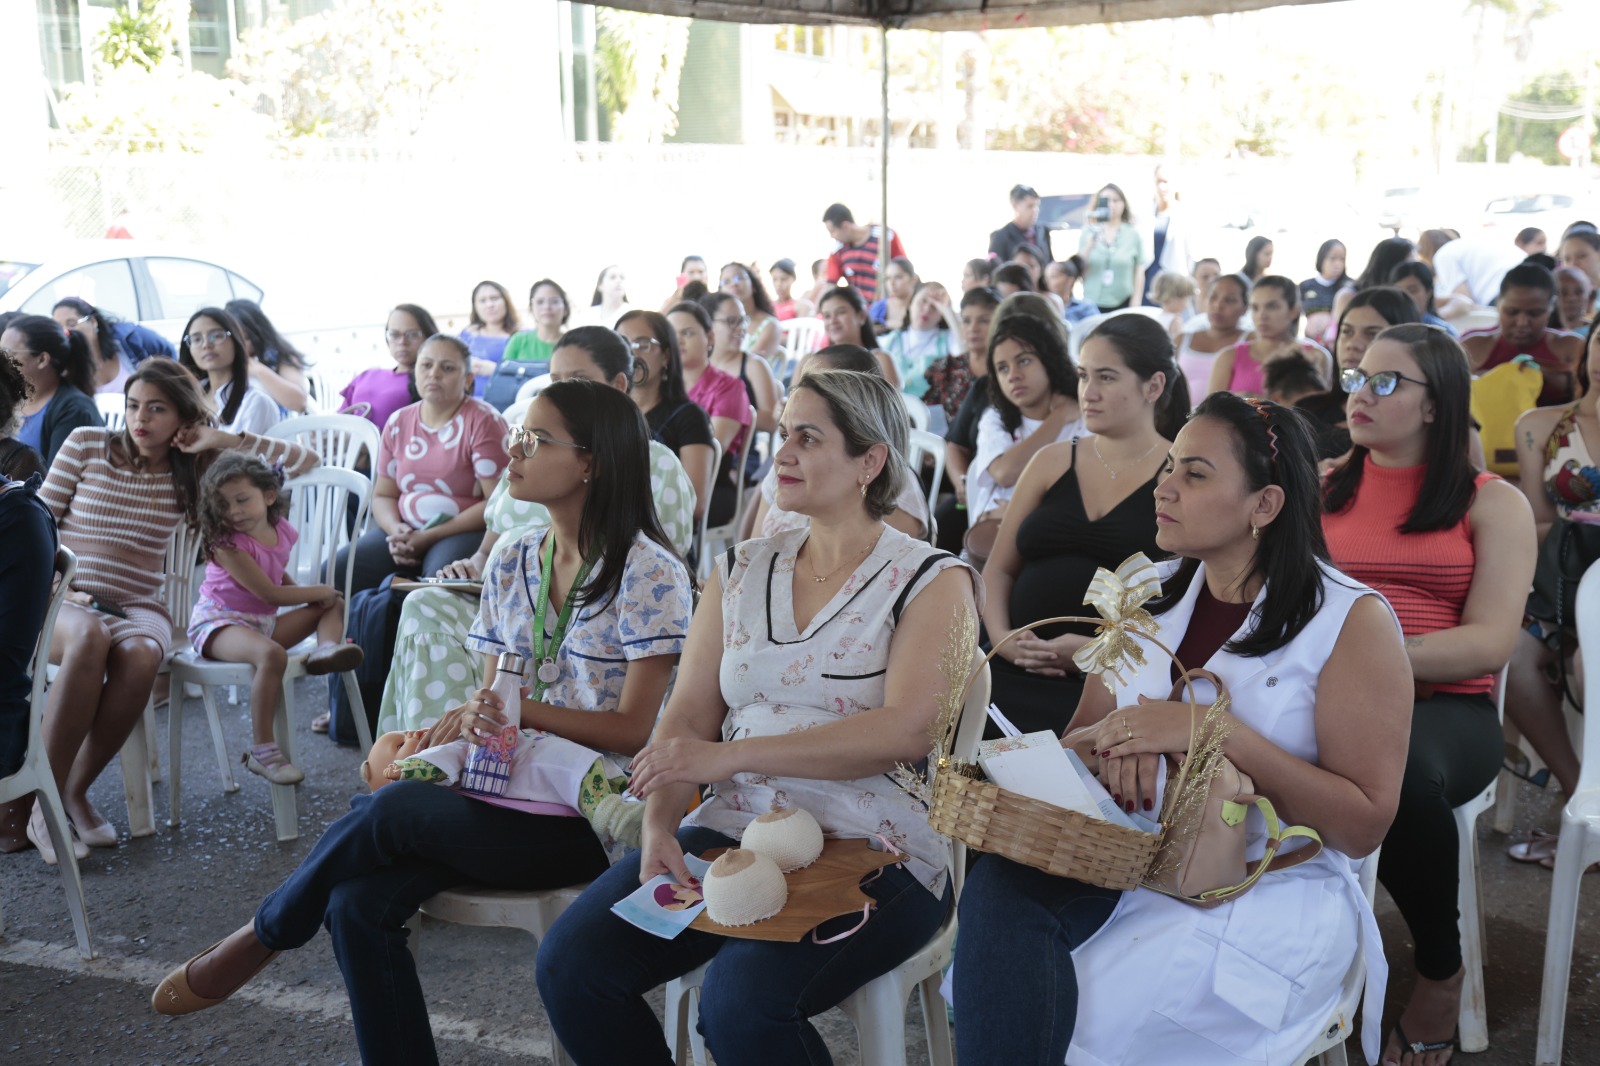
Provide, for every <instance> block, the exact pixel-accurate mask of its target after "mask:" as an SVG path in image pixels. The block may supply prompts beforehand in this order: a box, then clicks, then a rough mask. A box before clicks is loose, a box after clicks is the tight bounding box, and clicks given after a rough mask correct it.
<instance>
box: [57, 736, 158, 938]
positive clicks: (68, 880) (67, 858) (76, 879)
mask: <svg viewBox="0 0 1600 1066" xmlns="http://www.w3.org/2000/svg"><path fill="white" fill-rule="evenodd" d="M127 754H128V753H127V751H126V749H124V751H123V755H124V756H126V755H127ZM143 769H144V768H143V766H142V765H141V766H140V772H141V774H142V773H143ZM36 795H37V796H38V798H39V805H40V806H41V807H42V808H43V809H44V824H45V826H46V828H47V829H49V831H50V844H51V846H52V847H54V848H55V849H56V860H57V864H58V866H59V868H60V870H61V887H62V888H64V889H66V892H67V911H68V913H70V914H71V915H72V931H73V932H74V933H76V934H77V937H78V954H80V955H82V956H83V957H84V958H86V959H92V958H94V944H93V942H92V941H91V940H90V937H89V912H88V911H87V910H85V909H84V905H83V877H82V875H80V874H79V873H78V856H77V855H76V854H75V853H74V852H73V850H72V830H71V829H70V828H69V827H68V826H67V812H66V810H65V808H63V807H62V805H61V794H60V793H59V792H57V791H56V782H55V778H53V777H51V776H50V767H48V766H46V767H44V773H43V774H41V775H40V776H39V788H38V791H37V793H36Z"/></svg>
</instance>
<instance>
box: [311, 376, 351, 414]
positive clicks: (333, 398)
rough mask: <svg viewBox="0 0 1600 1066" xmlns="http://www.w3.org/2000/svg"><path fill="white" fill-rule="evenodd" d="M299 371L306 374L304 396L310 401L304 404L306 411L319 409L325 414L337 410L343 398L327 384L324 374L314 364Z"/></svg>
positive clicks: (326, 377)
mask: <svg viewBox="0 0 1600 1066" xmlns="http://www.w3.org/2000/svg"><path fill="white" fill-rule="evenodd" d="M301 373H303V374H305V376H306V398H307V399H308V400H309V401H310V402H309V403H308V404H306V411H307V412H308V413H309V412H312V411H321V412H324V413H326V414H333V413H334V412H335V411H337V410H339V405H340V404H341V403H343V402H344V398H343V397H341V396H340V395H339V393H338V392H336V391H335V390H334V388H333V386H332V385H331V384H329V382H328V376H327V375H326V374H324V373H323V372H322V371H321V370H320V369H318V368H317V367H314V366H308V367H306V368H305V369H304V370H302V371H301Z"/></svg>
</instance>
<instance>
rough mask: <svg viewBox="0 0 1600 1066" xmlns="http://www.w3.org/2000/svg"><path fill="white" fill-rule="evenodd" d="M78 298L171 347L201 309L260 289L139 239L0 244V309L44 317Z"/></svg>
mask: <svg viewBox="0 0 1600 1066" xmlns="http://www.w3.org/2000/svg"><path fill="white" fill-rule="evenodd" d="M64 296H77V297H81V298H82V299H85V300H88V301H89V302H90V303H92V304H94V305H95V306H96V307H98V308H100V309H102V310H104V311H108V312H110V313H111V314H113V315H116V316H117V317H118V318H121V319H123V320H124V321H127V322H137V323H139V324H140V325H142V326H146V327H148V328H150V329H153V330H155V331H156V332H157V333H159V334H161V335H162V336H163V337H165V338H167V340H169V341H171V342H172V343H173V344H174V345H176V344H177V343H178V340H179V337H178V334H179V333H180V332H182V330H183V325H184V323H185V322H187V321H188V319H189V316H190V315H192V314H194V312H196V311H198V310H199V309H200V308H202V307H221V306H222V305H223V304H225V303H227V302H228V301H229V300H235V299H244V300H255V301H257V302H258V303H259V302H260V300H261V297H262V290H261V286H259V285H257V284H255V283H254V282H252V281H250V280H249V279H248V278H245V277H244V276H243V275H241V274H239V273H238V272H237V271H235V270H232V269H230V268H229V267H226V266H222V265H220V264H218V263H214V262H211V261H210V260H208V259H205V258H201V257H199V256H197V255H195V254H194V253H193V251H192V250H190V249H185V248H181V247H177V246H171V245H159V244H153V243H149V242H144V241H127V240H121V241H118V240H112V241H82V242H75V243H70V244H63V245H59V246H56V247H52V248H50V249H48V250H42V251H38V252H30V251H28V250H26V249H14V248H9V247H0V311H22V312H25V313H27V314H39V315H48V314H49V313H50V309H51V308H52V307H54V306H55V303H56V301H57V300H60V299H61V298H62V297H64Z"/></svg>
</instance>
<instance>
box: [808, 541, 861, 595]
mask: <svg viewBox="0 0 1600 1066" xmlns="http://www.w3.org/2000/svg"><path fill="white" fill-rule="evenodd" d="M872 543H873V544H876V543H877V541H873V542H872ZM810 546H811V545H810V542H807V544H806V547H810ZM871 550H872V544H868V545H867V546H866V547H865V548H862V549H861V550H860V551H859V552H857V553H856V554H855V556H854V557H852V558H849V559H846V560H845V561H844V562H842V563H840V564H839V565H838V566H836V567H834V568H833V569H832V570H830V571H828V573H827V575H826V576H824V577H818V576H817V566H816V564H815V563H814V562H812V561H811V556H809V555H807V556H806V568H807V569H809V570H810V571H811V580H812V581H815V582H816V583H817V584H819V585H822V584H825V583H827V582H829V581H832V580H833V579H834V578H835V577H837V576H839V571H841V570H843V569H844V568H845V567H847V566H849V565H850V564H851V563H853V562H855V560H856V559H857V558H860V557H861V556H863V555H865V554H867V553H868V552H870V551H871Z"/></svg>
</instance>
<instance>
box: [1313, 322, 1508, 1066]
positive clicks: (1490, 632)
mask: <svg viewBox="0 0 1600 1066" xmlns="http://www.w3.org/2000/svg"><path fill="white" fill-rule="evenodd" d="M1342 383H1343V385H1344V390H1345V392H1346V393H1347V394H1348V395H1349V401H1348V404H1347V411H1348V412H1349V423H1350V438H1351V440H1352V442H1353V443H1354V445H1355V447H1354V449H1353V450H1352V451H1351V453H1350V457H1349V458H1348V459H1347V460H1345V462H1344V464H1343V465H1341V466H1339V467H1338V468H1336V469H1335V470H1334V471H1333V472H1332V473H1331V474H1329V475H1328V477H1327V480H1326V482H1325V492H1324V511H1325V512H1326V513H1325V514H1324V516H1323V520H1322V527H1323V530H1324V532H1325V533H1326V535H1327V538H1328V549H1329V552H1330V553H1331V555H1332V557H1333V560H1334V562H1335V563H1336V564H1337V565H1338V566H1339V567H1340V568H1341V569H1343V570H1344V571H1345V572H1347V573H1349V574H1350V575H1351V576H1352V577H1354V578H1356V579H1357V580H1360V581H1365V582H1367V583H1369V584H1371V585H1372V587H1373V588H1375V589H1377V590H1378V591H1379V592H1382V593H1383V594H1384V596H1386V597H1387V598H1388V601H1389V603H1390V604H1391V605H1392V606H1393V608H1394V611H1395V613H1396V614H1397V615H1398V616H1399V620H1400V627H1401V629H1402V630H1403V632H1404V634H1405V652H1406V656H1407V658H1408V659H1409V660H1410V664H1411V672H1412V675H1413V677H1414V678H1415V682H1416V684H1415V688H1414V693H1413V703H1412V712H1411V717H1410V743H1409V745H1408V744H1406V743H1400V744H1399V745H1398V751H1400V752H1405V753H1406V760H1405V776H1404V780H1403V782H1402V784H1401V788H1400V792H1399V807H1398V810H1397V811H1396V813H1395V816H1394V822H1393V824H1392V825H1391V826H1390V827H1389V829H1388V832H1387V835H1386V836H1385V837H1384V840H1383V852H1382V857H1381V859H1380V861H1379V865H1378V880H1379V881H1381V882H1383V884H1384V886H1385V887H1386V888H1387V889H1388V890H1389V894H1390V895H1391V896H1393V897H1394V901H1395V905H1396V906H1397V907H1398V908H1399V910H1400V915H1401V917H1403V918H1404V919H1405V921H1406V925H1407V927H1408V929H1409V930H1410V933H1411V937H1412V941H1413V943H1414V944H1415V945H1416V947H1415V965H1416V971H1417V982H1416V986H1415V988H1414V990H1413V991H1412V993H1411V998H1410V1000H1409V1002H1407V1004H1406V1007H1405V1009H1404V1011H1403V1012H1402V1013H1401V1015H1400V1017H1399V1018H1397V1019H1396V1020H1395V1027H1394V1032H1393V1034H1392V1035H1391V1036H1390V1038H1389V1042H1388V1045H1387V1046H1386V1048H1385V1050H1384V1058H1383V1061H1384V1062H1385V1063H1392V1064H1397V1066H1443V1063H1445V1062H1447V1061H1448V1060H1449V1058H1450V1053H1451V1051H1452V1050H1453V1043H1454V1037H1453V1033H1454V1031H1455V1026H1456V1018H1457V1016H1458V1014H1459V1012H1460V1009H1461V987H1462V982H1463V980H1464V977H1465V971H1464V970H1463V968H1462V959H1461V939H1460V933H1459V931H1458V929H1457V923H1456V906H1455V904H1456V898H1457V891H1458V888H1459V886H1458V884H1457V876H1456V872H1457V869H1458V863H1457V851H1458V849H1459V848H1460V846H1461V842H1460V841H1459V840H1458V839H1457V835H1456V822H1455V817H1454V815H1453V814H1452V813H1451V811H1452V809H1453V808H1455V807H1457V806H1459V805H1460V804H1462V803H1465V802H1466V801H1467V800H1468V799H1471V798H1472V797H1473V796H1476V795H1478V794H1479V793H1481V792H1482V791H1483V790H1484V788H1485V787H1487V786H1488V785H1489V784H1490V783H1492V782H1493V781H1494V779H1495V775H1496V774H1497V773H1499V771H1500V766H1501V762H1502V760H1503V757H1504V743H1503V739H1504V738H1503V737H1502V736H1501V730H1500V722H1499V720H1498V718H1497V716H1496V713H1495V706H1494V701H1493V699H1492V698H1491V697H1490V691H1491V689H1492V688H1493V687H1494V674H1495V673H1496V672H1497V671H1498V670H1499V669H1500V668H1501V667H1503V666H1505V665H1506V661H1507V660H1508V659H1509V658H1510V657H1511V654H1512V650H1513V649H1514V647H1515V646H1516V638H1517V630H1518V623H1519V621H1520V619H1521V617H1522V611H1523V607H1524V606H1525V604H1526V602H1527V599H1528V586H1529V584H1530V583H1531V581H1532V579H1533V567H1534V554H1535V550H1536V549H1535V537H1534V525H1533V518H1532V515H1531V514H1530V512H1529V509H1528V502H1527V500H1526V499H1524V498H1523V496H1522V494H1521V493H1520V492H1518V491H1517V490H1516V489H1515V488H1513V487H1512V486H1511V485H1509V484H1507V483H1506V482H1504V481H1501V480H1500V479H1499V478H1498V477H1496V476H1495V475H1493V474H1489V473H1484V472H1482V471H1479V470H1477V469H1476V468H1475V467H1474V466H1473V464H1472V462H1471V460H1470V459H1469V458H1468V450H1467V449H1468V433H1469V430H1470V427H1471V415H1470V413H1469V404H1470V399H1471V378H1470V375H1469V373H1468V371H1467V361H1466V357H1465V356H1464V355H1463V353H1462V351H1461V346H1460V345H1459V344H1457V343H1456V342H1455V341H1454V340H1453V339H1451V338H1450V337H1449V336H1448V335H1447V334H1445V333H1444V332H1443V331H1441V330H1437V329H1434V328H1433V327H1431V326H1424V325H1420V324H1418V325H1405V326H1392V327H1390V328H1389V329H1387V330H1384V331H1383V332H1382V333H1380V334H1379V335H1378V337H1377V339H1376V340H1375V341H1373V343H1372V346H1371V347H1369V348H1368V349H1367V350H1366V353H1365V354H1364V355H1363V356H1362V358H1361V365H1360V366H1359V367H1357V368H1354V369H1350V370H1346V371H1344V373H1343V375H1342ZM1350 706H1351V707H1354V706H1355V704H1350ZM1400 720H1402V721H1403V720H1404V716H1403V715H1402V716H1401V719H1400Z"/></svg>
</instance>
